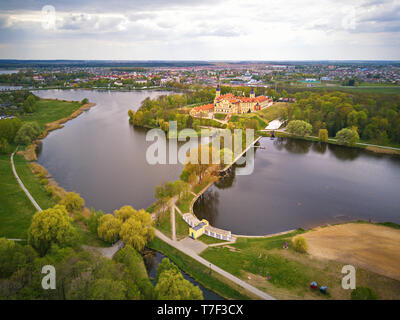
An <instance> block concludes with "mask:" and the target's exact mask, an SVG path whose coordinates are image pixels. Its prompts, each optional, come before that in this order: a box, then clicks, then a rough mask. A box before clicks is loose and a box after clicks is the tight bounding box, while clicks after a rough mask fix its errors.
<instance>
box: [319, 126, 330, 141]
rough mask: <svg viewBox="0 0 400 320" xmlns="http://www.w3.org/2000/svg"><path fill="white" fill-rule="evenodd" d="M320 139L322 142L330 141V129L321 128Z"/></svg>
mask: <svg viewBox="0 0 400 320" xmlns="http://www.w3.org/2000/svg"><path fill="white" fill-rule="evenodd" d="M318 139H319V141H322V142H328V130H326V129H319V132H318Z"/></svg>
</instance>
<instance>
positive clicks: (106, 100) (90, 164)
mask: <svg viewBox="0 0 400 320" xmlns="http://www.w3.org/2000/svg"><path fill="white" fill-rule="evenodd" d="M33 93H34V94H36V95H38V96H40V97H42V98H58V99H65V100H78V101H81V100H82V99H84V98H88V99H89V101H90V102H94V103H96V106H95V107H93V108H91V109H90V110H88V111H86V112H84V113H83V114H81V115H80V116H79V117H77V118H75V119H73V120H71V121H68V122H67V123H65V127H64V128H63V129H61V130H55V131H53V132H51V133H50V134H49V135H48V136H47V137H46V138H45V139H44V140H43V145H42V148H41V151H40V153H39V155H38V162H39V163H40V164H41V165H43V166H44V167H45V168H46V169H47V170H48V171H49V173H50V174H51V175H52V176H53V177H54V179H55V180H56V181H57V182H58V184H59V185H60V186H61V187H63V188H65V189H66V190H67V191H75V192H78V193H79V194H81V196H82V197H83V198H84V199H85V202H86V206H87V207H89V208H90V207H93V208H95V209H96V210H99V209H101V210H103V211H104V212H112V211H113V210H115V209H118V208H120V207H121V206H123V205H132V206H133V207H134V208H136V209H140V208H147V207H149V206H150V205H151V204H152V203H153V202H154V201H155V199H154V188H155V187H156V186H157V185H159V184H160V183H161V182H164V181H172V180H176V179H178V178H179V175H180V173H181V171H182V169H183V165H181V164H179V163H178V164H176V165H150V164H148V163H147V161H146V155H145V151H146V149H147V147H148V146H149V145H150V144H152V142H146V130H143V129H140V128H134V127H133V126H132V125H130V124H129V122H128V120H129V117H128V110H129V109H133V110H137V109H138V108H139V107H140V104H141V102H142V101H143V100H144V99H145V98H146V97H151V98H154V97H157V96H159V95H163V94H168V92H166V91H132V92H111V91H92V90H38V91H34V92H33Z"/></svg>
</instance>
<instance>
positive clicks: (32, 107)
mask: <svg viewBox="0 0 400 320" xmlns="http://www.w3.org/2000/svg"><path fill="white" fill-rule="evenodd" d="M22 108H23V110H24V111H25V112H27V113H32V112H35V111H36V110H37V105H36V99H35V96H34V95H33V94H30V95H29V96H28V97H27V98H26V99H25V101H24V104H23V106H22Z"/></svg>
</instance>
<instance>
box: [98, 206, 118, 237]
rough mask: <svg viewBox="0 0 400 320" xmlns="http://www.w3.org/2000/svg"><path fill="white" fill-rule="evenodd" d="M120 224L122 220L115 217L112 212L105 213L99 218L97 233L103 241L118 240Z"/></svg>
mask: <svg viewBox="0 0 400 320" xmlns="http://www.w3.org/2000/svg"><path fill="white" fill-rule="evenodd" d="M121 225H122V221H121V220H120V219H117V218H115V217H114V216H113V215H112V214H110V213H107V214H105V215H103V216H101V217H100V218H99V227H98V228H97V235H98V236H99V238H100V239H103V240H104V241H107V242H111V243H114V242H115V241H117V240H118V236H119V232H120V230H121Z"/></svg>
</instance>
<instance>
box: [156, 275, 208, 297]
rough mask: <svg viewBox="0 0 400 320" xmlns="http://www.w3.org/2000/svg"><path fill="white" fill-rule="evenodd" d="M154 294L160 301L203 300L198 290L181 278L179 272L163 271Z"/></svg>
mask: <svg viewBox="0 0 400 320" xmlns="http://www.w3.org/2000/svg"><path fill="white" fill-rule="evenodd" d="M155 292H156V295H157V297H158V299H160V300H203V293H202V292H201V290H200V288H199V287H197V286H194V285H193V284H191V283H190V282H189V281H188V280H185V279H184V278H183V275H182V273H180V272H179V271H176V270H173V269H169V270H165V271H164V272H163V273H162V274H161V275H160V276H159V279H158V281H157V285H156V287H155Z"/></svg>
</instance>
